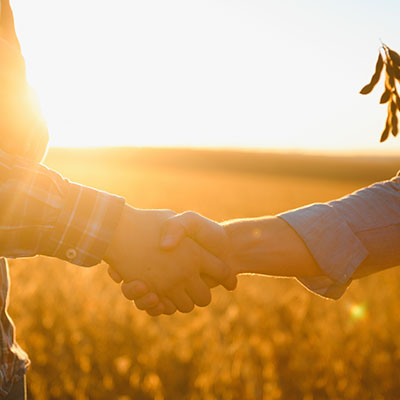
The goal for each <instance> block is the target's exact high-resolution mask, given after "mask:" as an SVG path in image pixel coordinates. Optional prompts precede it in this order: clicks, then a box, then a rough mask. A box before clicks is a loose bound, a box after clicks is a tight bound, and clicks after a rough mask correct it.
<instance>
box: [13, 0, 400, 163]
mask: <svg viewBox="0 0 400 400" xmlns="http://www.w3.org/2000/svg"><path fill="white" fill-rule="evenodd" d="M12 5H13V9H14V13H15V21H16V27H17V32H18V35H19V37H20V40H21V44H22V48H23V53H24V55H25V58H26V62H27V67H28V77H29V81H30V83H31V85H32V86H33V87H34V88H35V89H36V90H37V92H38V94H39V98H40V100H41V104H42V108H43V112H44V114H45V116H46V119H47V121H48V126H49V129H50V135H51V145H53V146H103V145H114V146H121V145H133V146H168V147H172V146H183V147H227V148H242V147H244V148H250V149H260V150H262V149H269V150H270V149H273V150H285V151H286V150H290V151H302V152H307V151H318V152H320V151H323V152H327V151H328V152H333V151H345V152H350V153H351V152H353V153H354V152H369V153H374V154H378V155H385V154H388V153H394V154H397V153H398V152H399V150H400V138H398V139H394V138H390V139H389V140H388V142H387V143H384V144H380V143H379V137H380V133H381V131H382V130H383V127H384V123H385V118H386V106H382V105H379V97H380V94H381V92H382V88H383V86H382V85H383V84H382V83H381V84H380V86H379V88H377V89H376V91H375V92H374V93H373V94H372V95H369V96H361V95H360V94H359V90H360V89H361V87H362V86H364V84H366V83H367V82H368V81H369V80H370V77H371V75H372V74H373V71H374V67H375V62H376V58H377V56H378V51H379V46H380V40H382V41H383V42H385V43H386V44H388V45H389V46H390V47H392V48H394V49H397V50H398V51H400V23H399V16H400V1H398V0H380V1H376V0H375V1H372V0H351V1H349V0H330V1H329V0H304V1H295V0H275V1H271V0H196V1H194V0H140V1H138V0H112V1H104V0H83V1H82V0H68V1H67V0H64V1H61V0H35V1H32V0H18V2H17V1H12Z"/></svg>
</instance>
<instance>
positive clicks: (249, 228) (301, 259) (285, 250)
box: [223, 216, 322, 277]
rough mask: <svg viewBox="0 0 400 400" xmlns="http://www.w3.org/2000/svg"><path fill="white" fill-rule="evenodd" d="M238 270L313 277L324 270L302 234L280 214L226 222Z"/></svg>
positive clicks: (233, 263) (236, 270)
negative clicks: (305, 242) (278, 215)
mask: <svg viewBox="0 0 400 400" xmlns="http://www.w3.org/2000/svg"><path fill="white" fill-rule="evenodd" d="M223 226H224V228H225V231H226V233H227V235H228V237H229V242H230V244H229V247H230V251H229V256H228V257H229V263H230V265H231V267H232V268H233V269H234V271H235V272H236V273H256V274H262V275H273V276H296V277H310V276H318V275H321V274H322V272H321V270H320V268H319V267H318V264H317V263H316V261H315V260H314V258H313V256H312V255H311V253H310V251H309V250H308V248H307V246H306V245H305V244H304V242H303V240H302V239H301V238H300V236H299V235H298V234H297V233H296V232H295V231H294V229H292V228H291V227H290V225H289V224H287V223H286V222H285V221H284V220H283V219H281V218H279V217H275V216H272V217H262V218H253V219H244V220H233V221H227V222H224V223H223Z"/></svg>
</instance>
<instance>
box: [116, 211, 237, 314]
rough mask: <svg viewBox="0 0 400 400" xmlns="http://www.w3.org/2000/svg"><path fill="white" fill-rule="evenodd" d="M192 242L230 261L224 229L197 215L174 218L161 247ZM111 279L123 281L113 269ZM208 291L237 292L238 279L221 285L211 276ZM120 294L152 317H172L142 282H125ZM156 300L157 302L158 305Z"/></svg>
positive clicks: (207, 279)
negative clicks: (162, 315) (184, 240)
mask: <svg viewBox="0 0 400 400" xmlns="http://www.w3.org/2000/svg"><path fill="white" fill-rule="evenodd" d="M185 237H188V238H191V239H193V240H194V241H195V242H197V243H198V244H199V245H200V246H202V247H203V248H204V249H206V250H207V251H208V252H210V253H211V254H213V255H214V256H216V257H218V258H219V259H221V260H223V261H227V260H228V258H229V249H230V246H229V239H228V236H227V235H226V232H225V230H224V228H223V226H222V225H220V224H218V223H217V222H215V221H213V220H210V219H207V218H205V217H203V216H201V215H200V214H197V213H194V212H185V213H183V214H178V215H174V216H171V217H170V218H169V219H167V220H166V221H165V222H164V225H163V227H162V234H161V238H160V246H161V248H162V249H164V250H172V249H174V248H176V247H177V246H178V245H179V244H180V243H181V242H182V240H183V239H184V238H185ZM108 272H109V274H110V277H111V278H112V279H113V280H114V281H115V282H117V283H120V282H121V281H122V278H121V276H120V275H119V274H118V273H117V271H115V269H113V268H111V267H110V268H109V270H108ZM202 278H203V280H204V281H205V283H206V284H207V285H208V287H210V288H213V287H215V286H218V285H219V284H221V285H222V286H224V287H225V288H226V289H227V290H234V289H235V288H236V285H237V278H236V275H235V274H234V273H233V272H232V271H231V272H230V273H229V275H228V276H227V277H226V278H225V279H224V280H223V281H218V280H216V279H213V278H212V277H210V276H207V275H202ZM121 290H122V292H123V293H124V295H125V297H127V298H128V299H130V300H134V301H135V304H136V306H137V307H138V308H140V309H142V310H146V311H147V313H148V314H149V315H151V316H158V315H161V314H167V315H170V314H172V313H173V312H174V311H175V310H173V309H172V308H171V307H170V305H166V304H164V302H163V301H162V299H159V298H158V297H157V296H156V294H155V293H153V292H152V291H151V290H150V289H149V287H148V286H147V285H146V284H145V283H144V282H142V281H139V280H134V281H130V282H123V284H122V286H121ZM156 298H157V301H156Z"/></svg>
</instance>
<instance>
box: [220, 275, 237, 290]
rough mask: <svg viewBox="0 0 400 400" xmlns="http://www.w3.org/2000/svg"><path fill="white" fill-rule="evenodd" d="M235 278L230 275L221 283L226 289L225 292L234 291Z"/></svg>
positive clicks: (235, 285)
mask: <svg viewBox="0 0 400 400" xmlns="http://www.w3.org/2000/svg"><path fill="white" fill-rule="evenodd" d="M237 283H238V280H237V277H236V275H234V274H230V275H229V277H228V278H227V279H225V280H224V281H223V282H221V285H222V286H223V287H224V288H225V289H226V290H235V289H236V287H237Z"/></svg>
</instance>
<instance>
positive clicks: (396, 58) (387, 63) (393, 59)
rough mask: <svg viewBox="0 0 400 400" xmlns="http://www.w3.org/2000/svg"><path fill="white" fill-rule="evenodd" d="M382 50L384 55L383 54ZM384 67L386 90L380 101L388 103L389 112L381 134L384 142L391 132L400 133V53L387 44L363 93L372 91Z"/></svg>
mask: <svg viewBox="0 0 400 400" xmlns="http://www.w3.org/2000/svg"><path fill="white" fill-rule="evenodd" d="M381 50H382V51H383V54H384V56H382V52H381ZM383 68H385V74H386V77H385V90H384V92H383V93H382V96H381V99H380V103H381V104H386V103H388V114H387V118H386V124H385V129H384V130H383V132H382V135H381V142H384V141H385V140H386V139H387V138H388V137H389V134H390V133H392V135H393V136H397V134H398V133H399V119H398V117H397V113H398V112H399V111H400V96H399V93H398V91H397V86H396V81H397V82H398V83H400V55H399V54H398V53H396V52H395V51H394V50H392V49H390V48H389V47H388V46H386V45H385V44H382V48H381V49H379V56H378V60H377V62H376V66H375V72H374V75H372V78H371V81H370V82H369V83H368V84H367V85H365V86H364V87H363V88H362V89H361V91H360V93H361V94H369V93H371V92H372V90H373V89H374V87H375V86H376V85H377V83H378V82H379V79H380V77H381V75H382V71H383Z"/></svg>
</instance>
